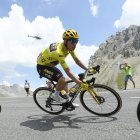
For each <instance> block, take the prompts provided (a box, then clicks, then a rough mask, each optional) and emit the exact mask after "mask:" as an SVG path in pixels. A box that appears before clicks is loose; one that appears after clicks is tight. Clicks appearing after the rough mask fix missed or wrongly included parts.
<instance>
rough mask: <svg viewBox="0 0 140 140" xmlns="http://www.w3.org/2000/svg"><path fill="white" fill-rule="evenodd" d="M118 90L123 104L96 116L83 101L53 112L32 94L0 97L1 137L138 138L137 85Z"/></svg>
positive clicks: (12, 139)
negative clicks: (111, 113) (109, 114)
mask: <svg viewBox="0 0 140 140" xmlns="http://www.w3.org/2000/svg"><path fill="white" fill-rule="evenodd" d="M119 94H120V95H121V97H122V101H123V106H122V109H121V110H120V112H119V113H118V114H116V115H114V116H112V117H98V116H95V115H93V114H90V113H89V112H87V111H86V110H85V109H84V108H83V107H82V105H80V107H79V108H78V109H76V110H74V111H71V112H68V111H66V112H64V113H62V114H61V115H58V116H52V115H49V114H46V113H45V112H43V111H41V110H40V109H39V108H38V107H37V106H36V104H35V103H34V101H33V98H32V97H21V98H7V97H1V98H0V105H1V107H2V111H1V113H0V140H47V139H48V140H139V139H140V123H139V121H138V119H137V116H136V108H137V104H138V102H139V101H140V89H135V90H126V91H119ZM77 101H78V100H77Z"/></svg>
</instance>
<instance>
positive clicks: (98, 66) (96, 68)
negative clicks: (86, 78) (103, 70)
mask: <svg viewBox="0 0 140 140" xmlns="http://www.w3.org/2000/svg"><path fill="white" fill-rule="evenodd" d="M93 69H95V70H96V71H97V72H98V73H99V72H100V65H97V66H95V67H93Z"/></svg>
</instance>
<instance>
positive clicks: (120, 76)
mask: <svg viewBox="0 0 140 140" xmlns="http://www.w3.org/2000/svg"><path fill="white" fill-rule="evenodd" d="M124 77H125V72H124V71H123V70H122V71H121V72H120V73H119V74H118V77H117V80H116V83H117V87H118V89H124Z"/></svg>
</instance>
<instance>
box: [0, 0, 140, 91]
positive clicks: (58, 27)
mask: <svg viewBox="0 0 140 140" xmlns="http://www.w3.org/2000/svg"><path fill="white" fill-rule="evenodd" d="M138 17H140V1H139V0H1V1H0V65H1V68H0V84H7V85H12V84H14V83H18V84H20V85H23V84H24V80H25V79H27V80H28V81H29V82H30V83H31V87H32V89H35V88H36V87H38V86H40V85H43V84H44V83H45V79H44V78H43V79H39V76H38V74H37V72H36V68H35V67H36V58H37V56H38V54H39V53H40V52H41V51H42V50H44V49H45V48H46V47H47V46H48V45H49V44H50V43H52V42H60V41H62V34H63V32H64V30H65V29H69V28H73V29H75V30H77V31H78V33H79V34H80V41H79V43H78V44H77V48H76V53H77V55H78V57H79V58H80V59H81V60H82V61H83V63H84V64H85V65H88V60H89V58H90V56H91V55H93V54H94V52H95V51H96V50H97V49H98V47H99V45H100V44H101V43H103V42H104V41H105V40H106V39H107V38H108V37H109V36H110V35H111V34H115V33H116V32H118V31H120V30H122V29H123V28H126V27H128V26H129V25H131V24H135V25H139V24H140V19H139V18H138ZM28 34H30V35H37V34H39V35H40V36H41V37H42V40H36V39H33V38H29V37H28V36H27V35H28ZM66 61H67V63H68V65H69V66H70V68H71V70H72V72H73V73H74V74H78V72H82V71H83V70H81V69H80V68H79V67H78V66H76V65H75V64H74V62H73V60H72V59H71V58H70V57H68V58H67V59H66ZM58 67H59V68H60V66H58ZM60 69H61V68H60ZM61 70H62V69H61ZM62 71H63V70H62ZM63 72H64V71H63Z"/></svg>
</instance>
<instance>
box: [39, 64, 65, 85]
mask: <svg viewBox="0 0 140 140" xmlns="http://www.w3.org/2000/svg"><path fill="white" fill-rule="evenodd" d="M37 72H38V73H39V75H40V76H41V77H45V78H47V79H49V80H50V81H55V82H58V80H59V78H61V77H62V76H63V74H62V72H61V71H60V70H59V69H58V68H56V67H49V66H42V65H39V64H37Z"/></svg>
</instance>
